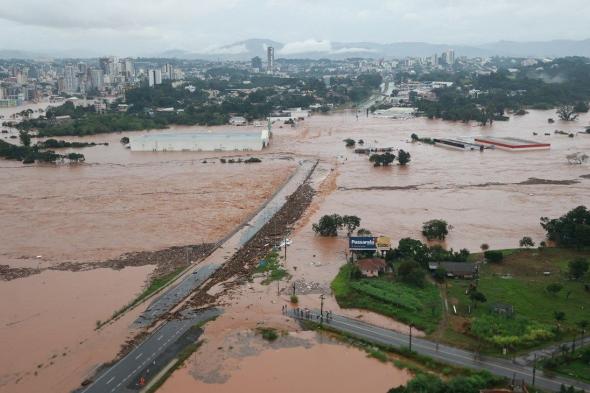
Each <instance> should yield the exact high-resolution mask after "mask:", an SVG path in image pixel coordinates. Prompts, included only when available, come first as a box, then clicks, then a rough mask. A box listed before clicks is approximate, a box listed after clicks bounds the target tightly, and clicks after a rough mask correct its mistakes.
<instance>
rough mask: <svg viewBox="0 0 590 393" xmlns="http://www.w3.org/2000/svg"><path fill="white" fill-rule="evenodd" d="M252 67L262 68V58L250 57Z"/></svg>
mask: <svg viewBox="0 0 590 393" xmlns="http://www.w3.org/2000/svg"><path fill="white" fill-rule="evenodd" d="M252 68H254V69H256V70H258V71H260V70H262V59H261V58H260V57H258V56H256V57H253V58H252Z"/></svg>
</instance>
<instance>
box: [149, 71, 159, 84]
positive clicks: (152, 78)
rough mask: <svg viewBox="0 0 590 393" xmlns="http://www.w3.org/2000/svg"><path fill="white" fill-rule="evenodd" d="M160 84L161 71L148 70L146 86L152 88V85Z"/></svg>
mask: <svg viewBox="0 0 590 393" xmlns="http://www.w3.org/2000/svg"><path fill="white" fill-rule="evenodd" d="M161 84H162V71H161V70H148V85H149V87H154V85H161Z"/></svg>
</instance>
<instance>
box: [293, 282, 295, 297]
mask: <svg viewBox="0 0 590 393" xmlns="http://www.w3.org/2000/svg"><path fill="white" fill-rule="evenodd" d="M293 296H295V282H293Z"/></svg>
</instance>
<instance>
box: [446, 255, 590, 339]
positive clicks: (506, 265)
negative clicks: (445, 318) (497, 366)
mask: <svg viewBox="0 0 590 393" xmlns="http://www.w3.org/2000/svg"><path fill="white" fill-rule="evenodd" d="M577 257H586V258H588V257H590V252H588V251H576V250H571V249H558V248H546V249H541V250H538V249H531V250H516V251H511V252H507V253H505V258H504V261H503V262H501V263H497V264H486V265H483V266H482V269H481V271H480V279H479V284H478V291H480V292H482V293H483V294H484V295H485V296H486V298H487V302H486V303H484V304H479V305H477V307H476V308H475V309H472V311H471V314H468V307H469V306H470V305H472V302H471V301H470V299H469V297H468V295H466V290H467V288H468V286H469V281H463V280H451V281H449V282H448V298H449V302H450V303H451V304H455V305H456V307H457V309H458V314H459V315H458V316H456V317H452V318H455V319H456V320H455V324H454V326H456V327H458V326H460V324H459V323H457V320H458V319H461V318H463V319H464V320H465V319H467V318H474V319H472V320H471V323H472V329H473V330H476V329H475V325H476V324H477V320H478V319H479V320H480V322H485V324H486V325H487V327H484V328H482V332H483V331H485V332H486V334H481V338H482V339H484V340H488V341H490V335H493V334H494V333H492V332H495V333H497V334H498V336H505V337H509V336H512V337H513V339H512V341H514V340H515V339H514V337H520V338H521V339H522V340H521V341H522V342H520V343H519V344H518V345H515V346H516V347H531V346H537V345H539V344H546V343H547V340H549V341H555V340H559V339H560V338H565V337H568V336H570V335H572V334H574V333H575V332H577V329H578V328H577V325H576V324H577V322H579V321H581V320H583V319H585V320H590V311H589V310H590V292H588V291H586V290H585V289H584V282H585V280H584V279H582V280H579V281H572V280H569V279H568V277H567V269H568V262H569V261H570V260H572V259H574V258H577ZM589 259H590V258H589ZM546 272H548V273H549V274H545V273H546ZM551 283H559V284H561V285H562V286H563V289H562V290H561V291H560V292H559V293H557V294H555V295H553V294H550V293H549V292H547V290H546V288H547V286H548V285H549V284H551ZM494 303H505V304H511V305H512V306H513V307H514V310H515V315H514V317H513V318H507V317H503V316H499V315H497V314H494V313H491V312H490V307H489V306H490V305H491V304H494ZM555 311H562V312H564V313H565V320H564V321H563V322H561V323H560V327H559V330H556V326H557V321H555V318H554V312H555ZM474 321H475V322H474ZM480 327H481V324H480ZM543 329H544V330H546V331H548V332H552V337H551V338H548V337H543V334H540V335H539V336H538V337H536V338H535V339H533V337H534V336H535V335H536V334H537V333H539V332H540V330H543ZM472 333H473V332H472ZM475 335H477V334H475ZM527 337H528V338H527ZM454 339H456V337H454ZM506 341H507V342H510V341H511V340H510V339H508V338H506ZM496 344H497V343H496Z"/></svg>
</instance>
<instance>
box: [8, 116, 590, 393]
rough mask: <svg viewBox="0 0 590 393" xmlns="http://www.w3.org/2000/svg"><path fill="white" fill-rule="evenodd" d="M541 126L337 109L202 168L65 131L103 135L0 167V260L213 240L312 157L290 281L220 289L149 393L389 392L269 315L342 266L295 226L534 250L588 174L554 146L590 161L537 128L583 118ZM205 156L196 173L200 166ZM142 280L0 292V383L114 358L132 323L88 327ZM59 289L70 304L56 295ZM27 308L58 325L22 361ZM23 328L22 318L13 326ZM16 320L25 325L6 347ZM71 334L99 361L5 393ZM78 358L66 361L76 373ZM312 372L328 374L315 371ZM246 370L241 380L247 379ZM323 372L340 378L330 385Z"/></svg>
mask: <svg viewBox="0 0 590 393" xmlns="http://www.w3.org/2000/svg"><path fill="white" fill-rule="evenodd" d="M549 117H555V114H554V112H553V111H531V113H529V114H527V115H525V116H522V117H511V119H510V121H508V122H495V123H494V124H493V125H492V126H486V127H480V126H476V125H473V124H462V123H451V122H443V121H438V120H428V119H423V118H418V119H408V120H391V119H384V118H363V117H360V118H359V119H358V120H357V119H356V117H355V116H354V114H352V113H348V112H344V113H339V114H334V115H327V116H322V115H317V116H312V117H311V118H309V119H306V120H305V121H304V122H301V123H299V124H298V125H297V127H295V128H291V127H288V126H284V127H282V128H279V127H275V128H274V130H273V132H274V138H273V142H272V145H271V147H270V149H269V150H267V151H265V152H262V153H256V156H259V157H261V158H262V159H263V162H262V163H261V164H256V165H255V166H247V165H243V164H234V165H229V164H226V165H222V164H220V163H219V162H218V158H219V157H221V154H220V153H146V152H144V153H134V152H130V151H129V150H127V149H125V148H124V147H123V146H122V145H121V144H120V143H119V139H120V138H121V137H122V136H132V135H139V134H141V133H123V134H109V135H96V136H92V137H86V138H82V139H80V138H64V139H67V140H84V141H95V142H108V143H109V146H97V147H92V148H86V149H79V150H81V151H82V152H83V153H84V154H85V155H86V159H87V164H84V165H79V166H60V167H58V168H52V167H43V166H34V167H24V166H23V165H21V164H20V163H17V162H9V161H0V182H1V184H3V187H2V191H1V192H0V217H1V218H2V219H1V220H0V230H2V233H3V236H2V239H1V240H0V246H1V247H0V264H8V265H11V266H28V267H36V266H41V267H43V266H51V265H54V264H57V263H59V262H63V261H74V262H76V261H87V260H101V259H106V258H111V257H116V256H118V255H120V254H122V253H124V252H131V251H140V250H157V249H161V248H165V247H170V246H174V245H184V244H197V243H199V242H208V241H216V240H218V239H220V238H221V237H223V236H225V235H226V234H227V233H228V232H230V231H231V230H232V229H233V228H235V226H236V225H238V224H239V223H241V222H242V221H243V220H244V219H245V218H246V217H248V216H249V215H250V214H251V213H252V212H254V211H255V210H256V209H257V208H258V207H259V206H260V205H261V204H262V203H264V201H265V200H266V199H268V197H269V196H270V195H271V194H272V193H273V192H274V191H275V190H276V189H277V187H279V186H280V185H281V184H282V183H283V182H284V180H285V179H286V178H287V177H288V176H289V174H290V173H291V172H292V170H293V168H294V167H295V166H296V165H297V161H298V160H299V159H301V158H315V157H318V158H320V159H321V163H320V165H319V166H318V169H317V170H316V173H315V174H314V177H313V178H312V179H311V180H312V185H313V186H314V188H315V189H316V191H317V194H316V197H315V199H314V200H313V202H312V205H311V207H310V208H309V209H308V211H307V212H306V214H305V215H304V217H303V218H302V219H301V220H300V221H299V222H298V223H297V225H295V227H294V228H293V231H292V234H291V239H292V241H293V243H292V245H291V246H290V247H289V249H288V257H287V260H286V266H287V269H288V271H289V273H290V274H291V278H290V281H289V282H287V281H286V280H285V281H283V282H281V283H279V284H277V283H272V284H271V285H268V286H264V285H261V284H260V281H261V278H260V277H258V278H256V279H255V280H254V282H253V283H247V284H244V285H241V286H239V287H237V289H235V290H233V291H231V292H230V293H229V295H227V296H226V297H225V298H223V301H222V303H223V307H224V314H223V315H222V316H221V317H220V318H219V319H218V320H216V321H215V322H213V323H210V324H208V325H207V331H206V338H207V340H208V341H207V342H206V344H205V345H204V346H203V347H201V349H199V352H198V353H197V355H196V360H195V358H191V360H190V361H189V362H188V364H187V366H186V367H184V368H182V369H181V370H179V371H177V372H176V373H175V374H174V375H173V377H172V378H171V379H170V380H169V381H168V382H167V383H166V384H165V385H164V388H163V390H162V391H165V392H184V391H194V390H199V391H204V392H225V391H236V390H245V391H256V392H266V391H269V392H270V391H294V392H295V391H302V390H309V391H326V390H328V391H331V390H340V391H358V390H361V389H362V390H366V391H376V392H383V391H386V390H387V389H389V388H391V387H393V386H395V385H396V384H401V383H404V382H405V381H407V379H408V378H409V375H407V374H405V372H402V371H400V370H396V369H395V368H393V367H392V366H391V365H383V364H381V363H379V362H377V361H376V360H374V359H368V358H366V355H365V354H364V353H363V352H360V351H358V350H357V349H354V348H349V347H346V346H342V345H336V344H335V343H333V342H323V343H322V342H321V341H322V338H317V337H315V336H314V337H309V336H306V334H310V333H302V332H300V328H299V327H298V326H297V325H296V324H294V323H293V322H292V321H289V320H287V319H286V318H285V317H284V316H283V315H281V313H280V309H281V306H282V305H283V304H285V303H286V302H287V301H288V298H289V295H290V287H291V285H292V283H293V282H297V283H298V285H299V286H298V288H299V289H298V295H299V299H300V305H301V307H310V308H311V307H319V302H320V301H319V295H320V294H321V293H325V294H329V293H330V282H331V280H332V279H333V277H334V276H335V275H336V273H337V271H338V269H339V268H340V266H341V265H342V264H343V263H344V261H345V258H346V254H345V253H346V239H345V237H344V236H341V237H338V238H333V239H322V238H319V237H317V236H315V234H314V233H313V231H312V230H311V225H312V223H314V222H316V221H317V220H318V219H319V218H320V217H321V216H322V215H323V214H331V213H339V214H354V215H357V216H359V217H360V218H361V227H362V228H366V229H369V230H370V231H372V232H373V234H375V235H377V234H385V235H388V236H390V237H391V238H392V241H393V244H394V245H396V244H397V241H398V240H399V239H401V238H403V237H413V238H417V239H422V237H421V234H420V229H421V226H422V223H423V222H425V221H427V220H430V219H433V218H441V219H445V220H447V221H448V222H449V224H451V225H452V226H453V229H452V231H451V232H450V235H449V237H448V238H447V240H446V243H445V245H446V246H447V247H453V248H455V249H458V248H463V247H466V248H468V249H470V250H471V251H478V250H479V247H480V245H481V244H482V243H488V244H489V245H490V246H491V247H492V248H508V247H516V246H517V245H518V240H519V239H520V238H522V237H523V236H531V237H532V238H533V239H534V240H535V241H536V242H538V241H540V240H542V239H543V237H544V233H543V230H542V228H541V227H540V225H539V218H540V217H541V216H549V217H556V216H559V215H562V214H563V213H565V212H566V211H568V210H569V209H571V208H573V207H575V206H577V205H582V204H585V205H587V206H588V205H590V179H588V178H583V177H581V176H582V175H588V174H590V165H588V164H585V165H569V164H568V163H567V160H566V155H567V154H571V153H574V152H578V151H580V152H588V151H590V135H585V134H576V135H575V137H573V138H569V137H568V136H566V135H559V134H554V132H553V131H554V130H556V129H559V130H564V131H566V132H574V133H575V132H577V131H582V130H583V128H584V126H586V125H588V124H589V122H590V115H588V114H586V115H584V116H581V117H580V118H579V119H578V120H577V121H575V122H570V123H564V122H560V121H557V122H556V123H555V124H548V123H547V118H549ZM183 129H184V128H178V129H172V130H171V131H174V132H178V131H180V132H182V130H183ZM533 132H536V133H537V134H538V135H533ZM412 133H416V134H418V135H419V136H420V137H453V136H476V135H486V136H513V137H520V138H525V139H533V140H537V141H541V142H549V143H551V145H552V146H551V149H550V150H547V151H533V152H520V153H515V152H505V151H500V150H486V151H484V152H482V153H480V152H470V151H455V150H449V149H445V148H440V147H435V146H431V145H426V144H421V143H411V142H409V139H410V135H411V134H412ZM545 133H549V135H545ZM345 138H353V139H355V140H358V139H363V140H364V141H365V147H372V146H375V147H394V148H401V149H404V150H406V151H409V152H410V153H411V155H412V161H411V162H410V164H409V165H408V166H407V167H405V168H403V167H399V166H397V165H395V166H392V167H389V168H374V167H373V166H372V164H371V163H370V162H369V161H368V158H367V156H363V155H357V154H355V153H354V152H353V151H352V150H351V149H347V148H346V147H345V146H344V142H343V141H342V140H343V139H345ZM242 155H244V154H243V153H242ZM223 156H225V157H227V156H230V155H229V154H224V155H223ZM205 160H207V163H203V161H205ZM37 256H41V257H40V258H37ZM105 272H109V273H105ZM149 273H150V267H143V268H134V269H124V270H122V271H120V272H115V271H110V270H105V269H99V270H93V271H90V272H83V273H70V272H51V273H42V274H40V275H37V276H32V277H29V278H27V279H18V280H15V281H12V282H9V283H5V282H0V294H2V295H3V299H4V300H3V304H2V309H3V313H5V315H6V320H5V321H4V320H3V321H2V323H3V325H2V326H0V329H2V330H0V332H1V333H0V340H3V342H4V340H5V341H6V342H8V340H10V342H11V351H12V352H17V353H19V351H20V352H22V357H20V358H19V359H18V361H15V362H14V364H12V363H11V359H7V358H4V359H2V358H1V357H0V369H2V370H5V369H7V370H9V372H6V373H4V372H3V374H4V375H2V376H0V381H2V383H4V385H1V386H0V391H1V390H2V389H5V390H6V391H11V392H12V391H27V389H24V390H22V389H23V388H22V387H21V386H26V387H27V388H28V391H34V390H35V387H39V386H46V385H47V383H49V386H59V387H60V388H61V387H65V386H68V387H69V388H72V387H75V386H77V384H79V383H80V381H81V379H82V377H81V376H83V375H87V374H88V372H89V371H90V370H91V369H92V367H95V366H96V365H97V364H98V363H100V362H102V361H106V360H108V359H110V358H112V357H113V356H114V354H116V352H117V349H118V347H119V345H121V344H122V343H123V342H124V340H125V338H126V337H127V335H128V334H129V329H128V325H129V321H130V320H131V319H130V318H127V317H126V318H124V319H123V320H122V321H121V322H117V323H116V324H114V325H113V326H110V327H108V328H107V330H106V331H105V332H101V333H93V327H94V322H95V321H96V320H97V319H103V318H105V315H106V316H107V317H108V315H109V314H110V313H112V311H114V310H115V309H116V308H118V307H119V306H120V305H122V304H125V303H126V302H128V301H129V300H130V299H131V298H132V297H133V295H134V294H135V293H137V292H138V291H139V290H140V289H141V287H142V285H143V284H144V282H145V280H146V278H147V277H148V275H149ZM102 275H108V277H106V276H105V281H108V283H106V282H105V283H98V282H97V283H95V282H94V281H95V280H100V277H102ZM111 275H112V277H111ZM26 280H31V281H26ZM42 283H43V284H42ZM84 283H87V284H88V283H91V284H93V285H91V284H88V285H83V284H84ZM79 284H81V285H80V287H76V286H75V285H79ZM31 285H32V287H33V288H35V289H34V293H35V296H40V298H39V299H38V300H37V301H33V302H32V303H31V304H28V305H24V304H23V302H22V301H12V300H13V299H15V296H18V297H21V298H24V297H25V296H26V295H27V290H30V288H31ZM68 285H69V286H68ZM38 287H40V288H48V289H37V288H38ZM106 288H110V292H109V294H110V295H109V297H108V298H105V299H104V301H103V300H102V299H101V302H100V307H95V306H92V307H88V303H89V302H90V299H94V298H92V296H98V295H99V294H101V293H103V291H105V290H106ZM44 290H46V291H48V292H43V291H44ZM62 290H63V291H65V292H64V293H70V294H71V296H70V297H69V298H67V297H65V296H63V298H62V297H60V296H62V295H58V294H61V292H60V291H62ZM216 290H219V288H216ZM44 296H46V297H50V296H53V297H57V298H59V299H61V303H53V304H51V305H48V304H47V301H46V300H43V297H44ZM27 299H28V298H27ZM97 303H98V302H97ZM57 304H60V305H61V306H60V307H58V306H57ZM325 307H326V309H328V310H332V311H334V312H338V313H342V314H347V315H349V316H351V317H360V318H362V319H363V320H367V321H370V322H372V323H376V324H379V325H382V326H386V327H389V328H392V329H396V330H399V331H406V330H407V327H406V326H405V325H403V324H401V323H398V322H396V321H392V320H391V319H388V318H384V317H380V316H378V315H375V314H372V313H368V312H365V311H362V310H339V308H338V305H337V304H336V302H335V300H334V299H333V298H332V297H330V296H328V297H327V299H326V303H325ZM5 310H6V311H5ZM37 314H39V315H40V316H37ZM49 315H51V317H49ZM31 316H34V317H32V318H31V319H28V318H30V317H31ZM42 316H43V318H48V319H47V320H43V321H44V323H46V324H48V326H50V327H51V329H57V330H59V329H61V330H60V333H59V334H55V335H49V334H45V333H43V334H40V336H41V337H42V338H43V339H45V341H46V342H44V343H42V344H39V346H38V349H35V350H34V351H29V349H30V348H31V345H32V343H34V342H35V341H34V340H33V339H32V338H31V336H32V335H33V334H34V333H36V331H35V330H34V329H33V328H32V326H33V325H32V324H34V323H35V322H33V321H36V319H35V318H41V317H42ZM74 316H75V318H74V320H73V321H70V319H71V318H73V317H74ZM2 317H3V318H4V314H3V316H2ZM15 321H16V322H18V321H23V322H18V323H17V324H14V322H15ZM27 321H29V322H27ZM39 321H41V320H39ZM27 323H30V324H31V326H30V327H29V328H27ZM19 324H22V328H23V329H24V330H23V332H24V333H22V337H19V334H20V333H18V330H17V326H19ZM260 324H264V325H266V326H273V327H277V328H280V329H282V330H284V331H289V332H297V333H296V334H295V335H293V336H292V334H290V335H289V339H288V340H286V341H284V342H283V343H282V344H281V345H278V344H277V347H275V346H274V344H272V346H270V347H269V344H268V343H266V342H263V341H262V340H261V339H260V338H259V337H258V336H255V335H253V334H251V335H248V334H250V333H247V332H252V331H253V329H255V328H256V327H257V326H259V325H260ZM239 334H241V335H246V336H239ZM418 334H420V333H418ZM291 336H292V337H291ZM84 337H86V338H88V337H90V338H88V341H87V342H92V343H94V344H93V345H92V346H89V347H85V348H87V349H88V348H91V347H93V348H99V347H100V343H102V344H105V345H106V346H105V347H101V349H100V351H98V353H100V355H96V354H95V353H94V352H92V353H90V352H88V351H82V350H81V349H80V350H79V351H76V352H75V353H72V354H71V355H68V356H65V357H63V359H67V361H66V360H62V361H61V363H58V362H55V363H56V365H55V366H52V367H58V366H57V365H58V364H62V365H63V366H60V367H61V368H59V372H58V371H57V370H58V368H53V370H56V372H55V373H52V372H50V370H52V368H45V366H42V367H41V368H39V370H38V376H33V374H28V375H27V376H26V377H25V378H24V379H23V382H21V384H25V385H18V389H21V390H17V389H16V387H17V385H12V384H13V383H14V381H15V380H16V378H18V377H15V376H16V375H20V374H18V373H21V372H23V370H27V371H28V372H34V371H35V368H36V367H37V365H38V364H40V363H43V364H44V365H46V364H47V358H49V359H50V360H49V361H51V356H52V355H53V353H54V352H55V351H60V350H61V348H64V347H66V346H68V347H69V346H70V345H73V344H72V343H75V342H76V341H78V340H83V339H84ZM236 337H238V338H236ZM243 337H248V340H246V343H248V345H247V347H248V348H250V349H247V348H242V349H241V350H238V348H240V345H238V343H239V341H240V339H239V338H243ZM318 340H319V343H318ZM230 347H233V349H231V348H230ZM218 348H222V349H218ZM252 348H254V349H252ZM109 354H110V357H109ZM203 358H205V359H208V361H207V362H206V363H207V364H208V365H209V366H210V369H203V368H199V367H202V366H203V363H204V362H202V361H199V359H203ZM342 359H347V360H346V361H342ZM77 362H78V363H80V364H82V365H81V366H80V365H77V366H75V364H76V363H77ZM326 364H329V368H326V367H325V366H323V365H326ZM4 366H6V367H8V368H5V367H4ZM353 367H356V368H357V369H361V370H363V372H362V373H361V374H362V375H363V378H357V376H358V375H359V373H357V372H353V371H354V368H353ZM216 370H217V371H216ZM54 374H55V375H58V376H54ZM254 375H255V376H257V379H253V378H252V376H254ZM334 375H338V376H339V378H333V377H330V376H334ZM343 376H344V377H343ZM353 376H354V377H353ZM365 376H366V379H365V378H364V377H365ZM58 379H59V384H58V381H57V380H58ZM312 381H313V382H314V383H313V384H311V383H312ZM51 383H53V384H54V385H51ZM48 391H56V392H57V391H63V389H61V390H60V389H50V390H48Z"/></svg>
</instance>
